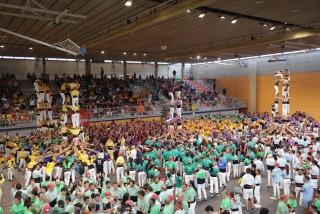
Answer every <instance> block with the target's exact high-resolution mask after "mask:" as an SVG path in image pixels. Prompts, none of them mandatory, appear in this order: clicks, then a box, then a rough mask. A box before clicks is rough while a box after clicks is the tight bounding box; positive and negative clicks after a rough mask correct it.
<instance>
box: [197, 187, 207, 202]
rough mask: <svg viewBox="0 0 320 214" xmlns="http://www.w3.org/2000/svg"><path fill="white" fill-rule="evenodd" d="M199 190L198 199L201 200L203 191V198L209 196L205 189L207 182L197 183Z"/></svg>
mask: <svg viewBox="0 0 320 214" xmlns="http://www.w3.org/2000/svg"><path fill="white" fill-rule="evenodd" d="M197 190H198V199H199V200H201V192H202V193H203V198H205V199H206V198H207V192H206V189H205V184H198V185H197Z"/></svg>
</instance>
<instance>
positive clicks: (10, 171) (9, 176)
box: [7, 168, 31, 181]
mask: <svg viewBox="0 0 320 214" xmlns="http://www.w3.org/2000/svg"><path fill="white" fill-rule="evenodd" d="M7 170H8V180H12V176H13V171H12V169H11V168H8V169H7ZM30 177H31V175H30ZM29 181H30V178H29Z"/></svg>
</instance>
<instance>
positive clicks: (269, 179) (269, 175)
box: [267, 170, 272, 186]
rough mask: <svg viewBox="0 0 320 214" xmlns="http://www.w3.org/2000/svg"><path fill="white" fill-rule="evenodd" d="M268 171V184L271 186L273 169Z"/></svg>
mask: <svg viewBox="0 0 320 214" xmlns="http://www.w3.org/2000/svg"><path fill="white" fill-rule="evenodd" d="M267 173H268V186H271V173H272V172H271V171H270V170H267Z"/></svg>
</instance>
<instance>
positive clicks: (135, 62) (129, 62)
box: [127, 61, 142, 64]
mask: <svg viewBox="0 0 320 214" xmlns="http://www.w3.org/2000/svg"><path fill="white" fill-rule="evenodd" d="M127 63H128V64H141V63H142V62H141V61H127Z"/></svg>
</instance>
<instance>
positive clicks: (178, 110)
mask: <svg viewBox="0 0 320 214" xmlns="http://www.w3.org/2000/svg"><path fill="white" fill-rule="evenodd" d="M177 115H178V116H180V117H181V108H177Z"/></svg>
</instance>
